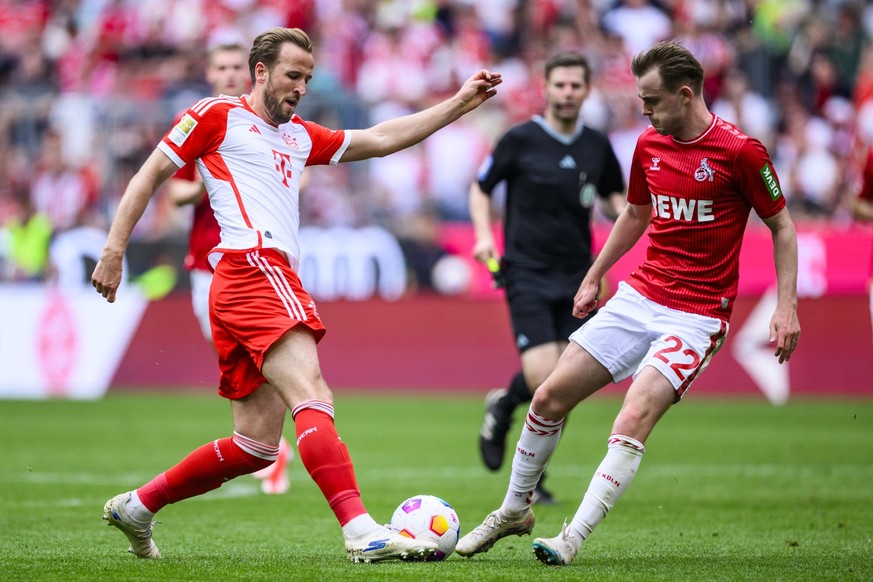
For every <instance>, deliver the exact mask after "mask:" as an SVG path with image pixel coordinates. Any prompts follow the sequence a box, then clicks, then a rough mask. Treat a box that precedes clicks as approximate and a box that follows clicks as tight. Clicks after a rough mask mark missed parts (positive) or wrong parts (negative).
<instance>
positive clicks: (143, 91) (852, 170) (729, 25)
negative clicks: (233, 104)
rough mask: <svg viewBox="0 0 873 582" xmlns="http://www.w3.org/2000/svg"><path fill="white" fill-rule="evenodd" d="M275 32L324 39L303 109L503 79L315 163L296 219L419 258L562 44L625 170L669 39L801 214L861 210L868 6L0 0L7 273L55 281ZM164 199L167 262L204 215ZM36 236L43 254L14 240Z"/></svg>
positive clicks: (339, 111) (574, 0)
mask: <svg viewBox="0 0 873 582" xmlns="http://www.w3.org/2000/svg"><path fill="white" fill-rule="evenodd" d="M272 26H289V27H300V28H302V29H304V30H305V31H307V32H308V33H309V35H310V36H311V37H312V38H313V41H314V45H315V63H316V67H315V73H314V77H313V79H312V82H311V84H310V86H309V89H308V94H307V96H306V98H305V99H304V100H303V101H302V103H301V106H300V108H299V109H298V113H299V114H300V115H301V116H302V117H304V118H305V119H309V120H312V121H316V122H318V123H321V124H322V125H326V126H328V127H332V128H358V127H366V126H369V125H371V124H373V123H376V122H378V121H380V120H382V119H386V118H391V117H395V116H397V115H401V114H404V113H407V112H410V111H415V110H418V109H421V108H423V107H425V106H428V105H430V104H432V103H433V102H435V101H437V100H440V99H443V98H445V97H446V96H448V95H450V94H451V93H453V92H454V91H455V90H456V89H457V87H458V86H459V85H460V83H461V82H463V80H464V79H466V78H467V77H468V76H469V75H470V74H472V73H473V72H475V71H476V70H478V69H479V68H481V67H487V68H490V69H493V70H497V71H500V72H501V73H502V74H503V78H504V83H503V85H502V86H501V87H500V91H499V95H498V97H497V98H495V99H494V100H492V101H490V102H489V104H488V106H487V107H483V108H481V109H480V110H477V111H476V112H474V113H473V114H471V115H469V116H466V117H464V118H462V119H461V120H460V121H458V122H456V123H454V124H452V125H450V126H449V127H447V128H445V129H443V130H442V131H440V132H438V133H437V134H436V135H434V136H432V137H431V138H429V139H428V140H426V141H425V142H424V143H423V144H421V145H419V146H416V147H414V148H411V149H408V150H405V151H403V152H400V153H397V154H395V155H393V156H389V157H386V158H383V159H378V160H372V161H369V162H366V163H363V162H362V163H354V164H342V165H340V166H339V167H338V168H328V169H325V168H312V169H308V170H307V172H308V173H309V176H308V181H307V185H306V188H305V191H304V192H303V193H302V195H301V214H302V216H301V222H302V224H310V225H319V226H324V227H333V226H343V227H353V228H354V227H360V226H364V225H369V224H376V225H381V226H383V227H385V228H386V229H388V230H390V231H391V232H393V233H394V234H395V235H396V236H397V238H398V239H399V240H400V241H401V242H403V243H405V244H404V249H419V254H420V250H421V249H428V248H430V247H433V246H434V245H436V242H435V241H436V240H437V238H436V236H437V235H436V232H437V231H438V229H439V226H440V224H441V223H442V222H443V221H467V220H469V217H468V213H467V194H468V189H469V185H470V183H471V181H472V180H474V179H475V176H476V173H477V170H478V167H479V165H480V164H481V162H482V161H483V160H484V159H485V157H486V156H487V154H488V152H489V150H490V148H491V147H492V145H493V143H494V141H495V140H496V139H497V137H498V136H500V135H501V134H502V133H503V132H504V131H505V130H506V129H507V128H508V127H509V126H510V125H513V124H515V123H518V122H520V121H523V120H525V119H527V118H529V117H530V116H531V115H534V114H537V113H539V112H541V110H542V106H543V97H542V78H543V63H544V61H545V59H546V58H547V57H548V56H550V55H552V54H554V53H556V52H559V51H567V50H578V51H581V52H583V53H584V54H586V55H587V56H588V58H589V59H590V61H591V64H592V68H593V71H592V73H593V75H592V84H593V91H592V94H591V96H590V97H589V99H588V101H587V102H586V104H585V106H584V108H583V118H584V121H585V123H586V124H588V125H590V126H592V127H595V128H598V129H600V130H603V131H605V132H607V133H609V134H610V136H611V138H612V143H613V146H614V148H615V150H616V153H617V154H618V156H619V159H620V161H621V163H622V164H623V166H624V168H625V171H626V172H627V168H628V164H629V162H630V157H631V154H632V151H633V148H634V145H635V142H636V138H637V136H638V135H639V133H640V132H641V131H642V129H644V128H645V126H646V125H647V120H646V119H645V118H644V117H642V116H641V115H640V102H639V99H638V98H637V91H636V83H635V80H634V77H633V76H632V74H631V72H630V60H631V59H632V57H633V56H634V55H635V54H636V53H638V52H639V51H642V50H644V49H646V48H648V47H649V46H651V45H652V44H653V43H655V42H656V41H659V40H662V39H677V40H680V41H681V42H682V43H683V44H684V45H685V46H687V47H688V48H689V49H690V50H691V51H692V53H694V54H695V56H696V57H697V58H698V59H699V60H700V61H701V63H702V64H703V65H704V68H705V70H706V77H707V80H706V85H705V97H706V99H707V102H708V103H709V105H710V108H711V109H712V110H713V111H714V112H715V113H717V114H718V115H720V116H722V117H723V118H725V119H727V120H729V121H732V122H734V123H736V124H737V125H738V126H739V127H740V129H742V130H743V131H744V132H746V133H747V134H749V135H752V136H755V137H757V138H759V139H760V140H761V141H762V142H763V143H764V144H765V145H766V146H767V147H768V149H769V150H770V153H771V156H772V158H773V161H774V163H775V166H776V169H777V171H778V173H779V175H780V178H781V181H782V186H783V190H784V192H785V194H786V196H787V198H788V200H789V204H790V207H791V210H792V213H793V216H794V217H795V219H796V220H798V221H828V223H829V224H847V223H849V222H850V221H851V211H850V205H851V201H852V199H853V198H854V196H855V194H856V192H857V190H858V188H859V181H860V175H861V170H862V168H863V162H864V159H865V155H866V151H867V148H868V147H869V146H870V144H871V142H873V43H871V39H873V6H869V5H868V3H866V2H863V0H318V1H316V0H295V1H292V2H289V1H287V0H149V1H147V2H141V1H139V0H0V226H2V227H3V228H2V231H0V251H4V249H5V252H0V257H2V256H4V254H5V256H6V257H7V260H6V261H5V262H3V265H4V266H3V268H2V269H0V280H3V279H5V280H10V279H12V280H41V279H45V278H49V279H50V278H51V268H50V265H47V264H46V261H45V256H44V255H45V253H43V255H42V256H40V251H39V248H40V246H39V244H37V245H36V246H33V242H34V241H42V240H44V241H46V242H47V241H48V240H49V239H51V237H53V236H56V235H57V234H58V233H62V232H64V231H67V230H69V229H72V228H76V227H82V226H88V227H94V228H97V229H106V228H108V225H109V223H110V221H111V217H112V216H113V213H114V209H115V207H116V205H117V203H118V200H119V198H120V196H121V194H122V192H123V191H124V188H125V186H126V184H127V182H128V181H129V180H130V178H131V177H132V175H133V174H134V173H135V172H136V170H137V169H138V167H139V166H140V164H141V163H142V162H143V161H144V160H145V158H146V157H147V156H148V155H149V153H150V152H151V151H152V150H153V148H154V147H155V145H156V144H157V143H158V141H159V140H160V139H161V137H162V136H163V134H164V133H165V132H166V131H167V130H168V129H169V126H170V124H171V121H172V119H173V117H174V116H175V115H176V114H177V113H178V112H180V111H181V110H183V109H185V108H186V107H188V106H190V105H191V104H193V103H194V102H195V101H197V100H198V99H200V98H201V97H204V96H207V95H208V94H209V92H210V88H209V86H208V85H207V84H206V81H205V79H204V67H205V58H206V52H207V50H208V49H209V47H211V46H214V45H216V44H219V43H234V42H238V43H241V44H243V45H245V46H248V45H249V44H250V42H251V40H252V39H253V38H254V37H255V36H256V35H257V34H258V33H260V32H262V31H263V30H265V29H267V28H270V27H272ZM164 198H165V197H164V196H162V195H161V193H160V192H159V193H158V195H157V196H156V198H155V200H153V203H152V204H151V205H150V207H149V209H148V211H147V215H146V217H144V219H143V220H142V221H140V223H139V225H138V227H137V231H136V232H135V235H134V237H135V244H141V245H144V246H147V247H149V248H152V249H158V250H157V251H155V252H156V253H157V255H160V249H174V248H177V247H184V244H185V241H186V234H187V228H188V224H189V216H190V215H189V214H188V213H187V211H186V210H180V209H177V208H175V207H173V206H172V205H171V204H170V203H169V201H167V200H165V199H164ZM22 241H30V242H29V243H28V244H26V245H25V246H27V247H28V248H29V249H30V250H29V251H28V252H25V253H23V254H21V253H18V254H17V255H16V254H15V253H12V252H10V249H13V248H14V249H19V250H20V248H21V245H22V244H23V243H22ZM437 246H438V245H437ZM434 252H436V253H439V249H438V248H436V249H434ZM171 254H172V253H171ZM425 254H426V253H425ZM11 255H15V258H14V259H9V257H10V256H11ZM34 255H35V256H34ZM149 260H150V261H152V262H154V261H160V260H161V259H160V257H159V256H157V257H156V256H150V259H149Z"/></svg>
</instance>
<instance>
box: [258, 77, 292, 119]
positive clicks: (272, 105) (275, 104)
mask: <svg viewBox="0 0 873 582" xmlns="http://www.w3.org/2000/svg"><path fill="white" fill-rule="evenodd" d="M283 103H284V101H281V100H279V99H278V98H277V97H276V92H275V91H274V90H273V83H272V82H271V81H267V86H266V87H264V109H266V110H267V115H268V116H269V117H270V121H272V122H273V123H275V124H276V125H282V124H283V123H288V122H289V121H290V120H291V116H292V115H294V108H293V107H292V108H291V113H288V114H286V113H284V112H283V111H282V104H283Z"/></svg>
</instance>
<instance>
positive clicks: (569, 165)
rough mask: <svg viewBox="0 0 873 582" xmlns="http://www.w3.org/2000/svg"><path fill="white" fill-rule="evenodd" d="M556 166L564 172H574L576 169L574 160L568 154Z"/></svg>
mask: <svg viewBox="0 0 873 582" xmlns="http://www.w3.org/2000/svg"><path fill="white" fill-rule="evenodd" d="M558 166H559V167H561V168H563V169H565V170H575V169H576V160H574V159H573V157H572V156H571V155H570V154H567V155H566V156H564V157H563V158H562V159H561V161H560V162H558Z"/></svg>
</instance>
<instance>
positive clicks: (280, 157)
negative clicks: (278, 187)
mask: <svg viewBox="0 0 873 582" xmlns="http://www.w3.org/2000/svg"><path fill="white" fill-rule="evenodd" d="M273 159H274V160H276V171H277V172H279V176H281V177H282V185H283V186H285V187H286V188H287V187H288V180H290V179H291V156H290V155H288V154H283V153H282V152H277V151H276V150H273Z"/></svg>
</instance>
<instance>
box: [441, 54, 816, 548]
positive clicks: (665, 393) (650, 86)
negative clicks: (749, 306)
mask: <svg viewBox="0 0 873 582" xmlns="http://www.w3.org/2000/svg"><path fill="white" fill-rule="evenodd" d="M632 70H633V73H634V76H635V77H636V79H637V88H638V91H639V97H640V99H642V113H643V115H645V116H646V117H648V118H649V120H650V121H651V127H649V128H647V129H646V130H645V131H644V132H643V134H642V135H641V136H640V138H639V140H638V141H637V147H636V150H635V152H634V158H633V165H632V167H631V174H630V183H629V186H628V205H627V206H626V207H625V209H624V210H623V211H622V213H621V215H620V216H619V217H618V220H617V221H616V223H615V226H614V227H613V229H612V232H611V233H610V235H609V238H608V239H607V241H606V243H605V246H604V248H603V250H602V251H601V252H600V254H599V256H598V257H597V259H596V260H595V261H594V264H593V265H592V266H591V268H590V269H589V270H588V273H587V274H586V275H585V278H584V279H583V281H582V284H581V285H580V286H579V290H578V292H577V293H576V296H575V297H574V302H573V314H574V315H575V316H576V317H578V318H584V317H586V316H587V315H588V314H589V313H591V312H592V311H593V310H594V309H595V308H596V307H597V299H596V298H597V293H598V290H599V282H600V279H601V278H602V277H603V276H604V275H605V274H606V272H607V271H608V269H609V268H610V267H611V266H612V265H614V264H615V262H616V261H617V260H618V259H619V258H620V257H622V256H623V255H624V254H625V253H626V252H627V251H628V250H629V249H630V248H631V247H633V245H634V244H636V242H637V241H638V240H639V239H640V237H642V235H643V233H645V232H646V230H647V229H648V230H649V247H648V252H647V255H646V260H645V262H644V263H643V264H642V265H640V266H639V267H638V268H637V269H636V270H635V271H634V272H633V273H632V274H631V275H630V276H629V277H628V279H627V280H626V281H624V282H622V283H620V284H619V289H618V291H617V292H616V294H615V296H614V297H613V298H612V299H610V300H609V301H608V302H607V303H606V305H605V306H604V307H602V308H601V309H600V310H599V311H598V313H597V315H595V316H594V317H593V318H591V320H590V321H588V322H587V323H585V324H584V325H583V326H582V327H580V328H579V330H577V331H576V332H575V333H573V335H571V336H570V344H569V346H568V347H567V349H566V350H565V351H564V353H563V354H562V355H561V358H560V360H559V362H558V365H557V367H556V368H555V370H554V372H552V373H551V374H550V375H549V377H548V378H547V379H546V381H545V382H543V384H542V385H541V386H540V387H539V388H538V389H537V390H536V392H535V394H534V397H533V401H532V402H531V406H530V410H529V412H528V416H527V419H526V422H525V426H524V427H523V428H522V432H521V437H520V439H519V441H518V444H517V446H516V451H515V457H514V459H513V463H512V475H511V476H510V480H509V487H508V489H507V492H506V496H505V498H504V500H503V503H502V505H501V506H500V508H498V509H497V510H495V511H494V512H492V513H491V514H490V515H488V516H487V517H486V518H485V521H484V522H483V523H482V524H481V525H479V526H478V527H476V528H474V529H473V530H472V531H471V532H470V533H469V534H467V535H466V536H464V537H463V538H462V539H461V540H460V541H459V542H458V546H457V548H456V551H457V552H458V553H459V554H460V555H463V556H470V555H473V554H476V553H479V552H484V551H487V550H488V549H490V548H491V546H492V545H493V544H494V542H496V541H497V540H499V539H500V538H503V537H505V536H507V535H512V534H516V535H523V534H527V533H530V532H531V530H532V529H533V526H534V520H535V518H534V514H533V512H532V511H531V509H530V498H531V495H532V493H533V491H534V488H535V486H536V483H537V481H538V480H539V478H540V475H541V474H542V472H543V471H544V470H545V467H546V465H547V464H548V461H549V458H550V457H551V455H552V453H553V452H554V450H555V447H556V446H557V444H558V440H559V438H560V435H561V429H562V426H563V424H564V419H565V418H566V416H567V414H569V412H570V411H571V410H573V408H575V407H576V405H577V404H579V403H580V402H581V401H582V400H584V399H585V398H587V397H588V396H590V395H591V394H593V393H595V392H596V391H597V390H599V389H600V388H602V387H603V386H605V385H606V384H608V383H609V382H620V381H621V380H624V379H625V378H628V377H630V376H633V378H634V380H633V382H632V383H631V386H630V388H629V389H628V392H627V394H626V396H625V400H624V404H623V406H622V408H621V411H620V412H619V413H618V416H617V417H616V419H615V422H614V424H613V427H612V433H611V434H610V436H609V439H608V441H607V453H606V456H605V457H604V459H603V461H602V462H601V464H600V466H599V467H598V468H597V470H596V471H595V473H594V477H593V479H592V480H591V483H590V485H589V487H588V490H587V492H586V493H585V496H584V498H583V500H582V503H581V504H580V505H579V508H578V510H577V511H576V515H575V516H574V517H573V520H572V521H571V522H570V523H569V524H568V525H566V526H565V527H564V528H563V529H562V531H561V532H560V533H559V534H558V535H557V536H555V537H553V538H537V539H535V540H534V543H533V550H534V553H535V554H536V556H537V558H538V559H539V560H540V561H542V562H545V563H547V564H556V565H557V564H569V563H570V562H572V560H573V558H574V557H575V556H576V553H577V552H578V551H579V549H580V547H581V545H582V543H583V542H584V541H585V539H587V538H588V536H589V535H590V534H591V532H592V531H593V530H594V528H595V527H596V526H597V525H598V524H599V523H600V522H601V520H603V518H604V517H605V516H606V514H607V512H608V511H609V510H610V509H611V508H612V507H613V505H614V504H615V502H616V501H617V500H618V498H619V496H620V495H621V494H622V493H623V492H624V491H625V490H626V489H627V487H628V486H629V485H630V483H631V481H632V480H633V478H634V475H635V474H636V472H637V469H638V468H639V465H640V460H641V459H642V456H643V453H644V452H645V442H646V439H647V438H648V436H649V434H650V433H651V432H652V429H653V428H654V427H655V424H656V423H657V422H658V420H659V419H660V418H661V417H662V416H663V415H664V414H665V413H666V412H667V410H669V408H670V407H671V406H672V405H673V404H675V403H677V402H679V400H680V399H681V398H682V397H683V396H684V395H685V393H686V391H687V390H688V388H689V386H690V385H691V383H692V382H693V381H694V380H695V379H696V378H697V377H698V376H699V375H700V373H701V372H702V371H703V370H704V369H705V368H706V366H707V364H708V363H709V361H710V358H711V357H712V356H713V355H714V354H715V352H716V351H718V349H719V348H720V347H721V345H722V344H723V342H724V339H725V336H726V334H727V331H728V321H729V319H730V315H731V309H732V307H733V303H734V299H735V298H736V295H737V281H738V273H739V251H740V245H741V244H742V239H743V232H744V230H745V227H746V222H747V220H748V217H749V213H750V211H751V210H752V209H754V210H755V212H756V213H757V214H758V216H760V217H761V219H762V220H763V221H764V223H765V224H766V225H767V226H768V227H769V229H770V230H771V232H772V235H773V247H774V262H775V266H776V277H777V280H778V283H777V287H778V300H777V305H776V310H775V312H774V314H773V317H772V318H771V320H770V341H771V342H773V344H774V345H775V356H776V357H777V358H778V360H779V362H780V363H783V362H786V361H788V360H789V359H790V358H791V354H792V353H794V349H795V347H796V346H797V340H798V337H799V335H800V324H799V322H798V318H797V240H796V233H795V229H794V224H793V222H792V221H791V218H790V217H789V215H788V210H787V209H786V207H785V197H784V196H783V193H782V190H781V188H780V186H779V180H778V179H777V177H776V174H775V173H774V171H773V164H772V163H771V161H770V158H769V156H768V154H767V151H766V150H765V148H764V146H762V145H761V143H760V142H759V141H758V140H756V139H754V138H751V137H749V136H746V135H744V134H743V133H742V132H740V131H739V130H738V129H737V128H736V127H735V126H734V125H731V124H730V123H727V122H726V121H724V120H722V119H719V118H718V117H717V116H715V115H713V114H712V113H711V112H710V111H709V109H708V108H707V106H706V103H705V102H704V99H703V95H702V89H703V67H701V65H700V63H699V62H698V61H697V59H695V58H694V56H693V55H692V54H691V53H690V52H689V51H688V50H687V49H685V48H684V47H682V46H681V45H679V44H677V43H674V42H665V43H659V44H657V45H655V46H654V47H652V48H651V49H650V50H648V51H646V52H644V53H641V54H640V55H638V56H637V57H636V58H635V59H634V60H633V63H632Z"/></svg>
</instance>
